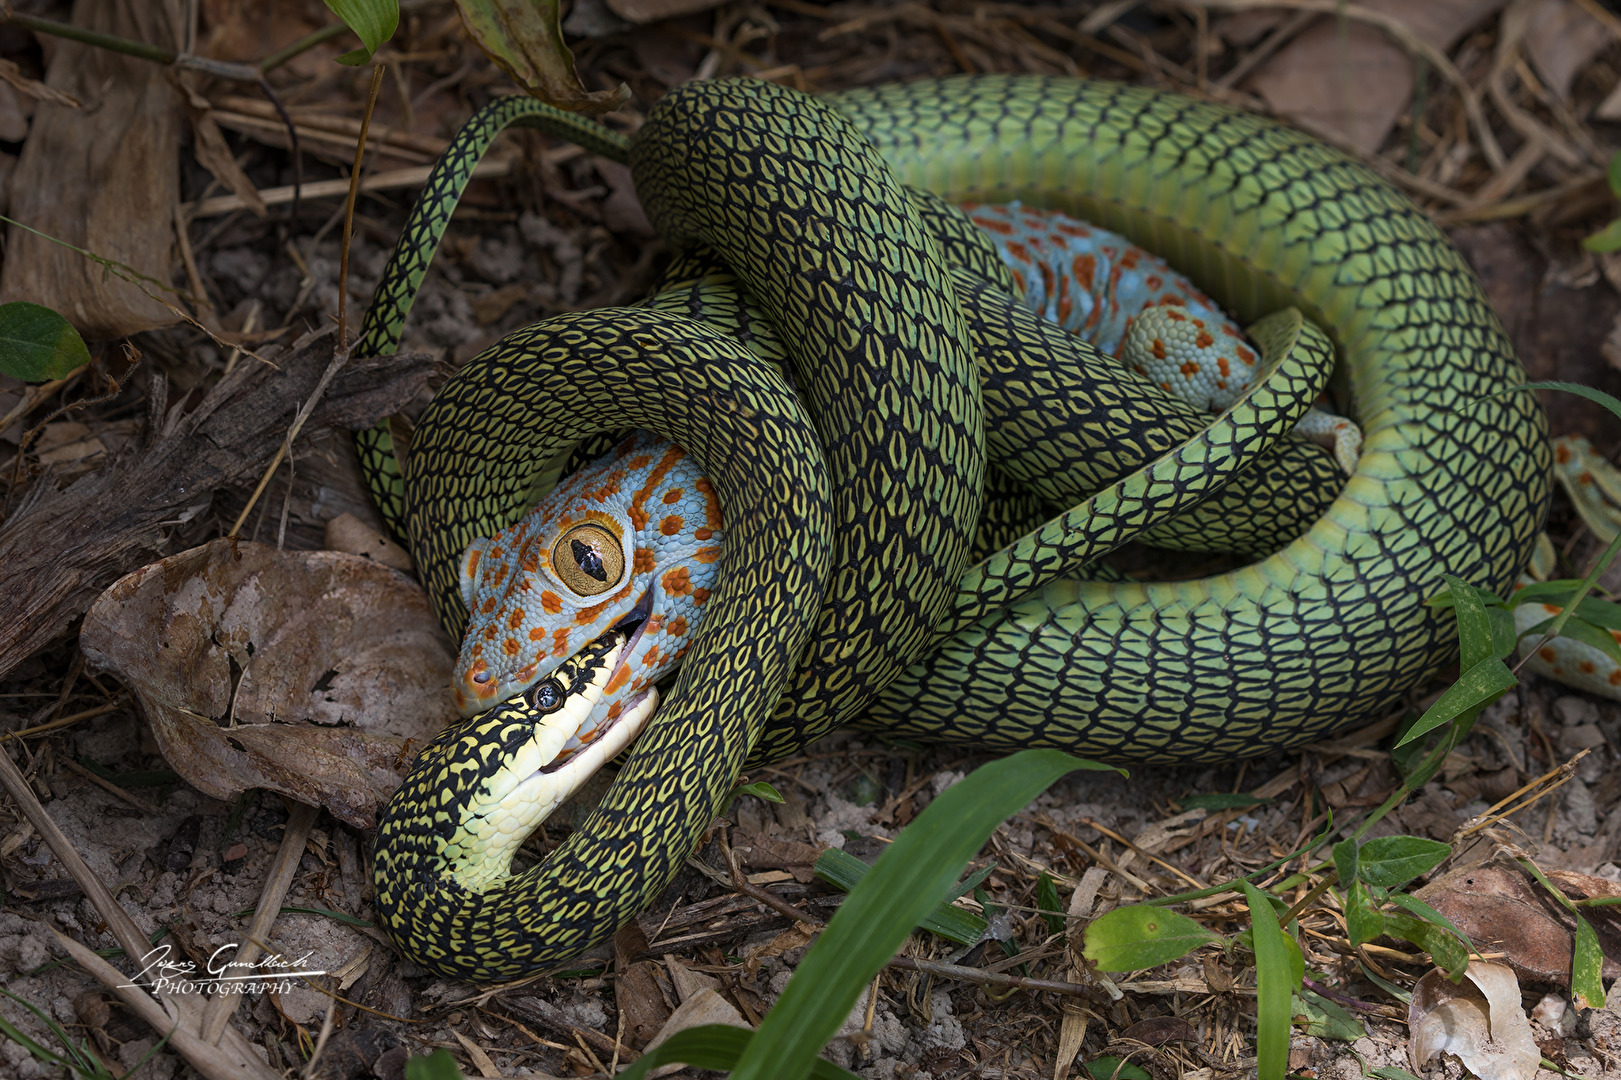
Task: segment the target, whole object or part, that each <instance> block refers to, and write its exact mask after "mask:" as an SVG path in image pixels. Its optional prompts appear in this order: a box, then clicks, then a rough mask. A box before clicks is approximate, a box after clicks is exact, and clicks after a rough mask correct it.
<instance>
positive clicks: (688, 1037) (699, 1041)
mask: <svg viewBox="0 0 1621 1080" xmlns="http://www.w3.org/2000/svg"><path fill="white" fill-rule="evenodd" d="M758 1034H759V1033H758V1032H754V1031H749V1030H748V1029H746V1028H740V1027H731V1026H729V1025H726V1024H705V1025H704V1026H703V1027H695V1028H688V1029H687V1030H686V1031H682V1032H678V1033H676V1034H675V1035H672V1036H670V1037H669V1038H668V1039H666V1040H664V1041H663V1042H661V1043H659V1045H658V1046H656V1047H654V1048H653V1049H652V1050H649V1051H648V1052H647V1053H645V1054H643V1055H642V1056H641V1057H639V1058H637V1059H636V1062H635V1064H633V1065H631V1066H630V1067H629V1068H628V1069H625V1070H624V1071H623V1072H620V1073H618V1074H617V1075H616V1077H615V1080H642V1078H643V1077H645V1076H646V1075H647V1074H648V1073H649V1072H650V1071H651V1070H653V1069H656V1068H659V1067H660V1066H662V1065H673V1064H675V1063H676V1062H682V1063H684V1064H686V1065H690V1066H692V1067H693V1068H694V1069H711V1070H714V1071H717V1072H724V1071H725V1070H727V1069H730V1068H732V1067H733V1066H735V1065H736V1064H737V1062H738V1059H739V1058H741V1057H742V1056H743V1054H744V1051H746V1050H747V1049H748V1048H749V1046H750V1045H752V1044H754V1043H756V1042H757V1037H758ZM443 1052H444V1051H440V1053H443ZM808 1071H809V1075H810V1076H812V1077H814V1078H815V1080H861V1078H860V1077H858V1076H856V1074H855V1073H852V1072H846V1071H845V1070H843V1069H841V1068H839V1067H838V1066H837V1065H835V1064H833V1063H832V1062H831V1061H828V1060H827V1059H825V1058H817V1059H816V1060H815V1061H814V1062H811V1063H810V1065H809V1066H808ZM406 1080H417V1078H415V1077H412V1076H410V1075H409V1074H407V1076H406Z"/></svg>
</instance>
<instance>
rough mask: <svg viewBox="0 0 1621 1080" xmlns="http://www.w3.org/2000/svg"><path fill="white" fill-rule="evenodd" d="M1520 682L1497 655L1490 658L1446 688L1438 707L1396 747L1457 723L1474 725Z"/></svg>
mask: <svg viewBox="0 0 1621 1080" xmlns="http://www.w3.org/2000/svg"><path fill="white" fill-rule="evenodd" d="M1518 682H1519V680H1518V679H1517V678H1515V677H1514V673H1513V672H1512V671H1510V670H1509V669H1508V665H1507V664H1505V663H1503V661H1502V660H1500V659H1498V658H1497V657H1495V656H1489V657H1487V658H1486V659H1484V660H1482V661H1481V662H1480V663H1478V664H1476V665H1475V666H1474V667H1471V668H1469V669H1468V670H1467V671H1465V672H1464V673H1463V674H1462V675H1460V676H1458V681H1457V682H1455V683H1453V684H1452V685H1451V686H1449V687H1447V689H1446V692H1445V693H1444V694H1442V695H1441V696H1440V697H1439V698H1437V699H1436V700H1435V704H1433V705H1431V706H1430V707H1429V708H1428V709H1425V710H1424V715H1423V716H1421V717H1419V718H1418V721H1417V722H1416V723H1415V724H1414V725H1413V726H1412V727H1410V728H1408V729H1407V734H1406V735H1404V736H1403V737H1402V740H1401V742H1399V743H1397V744H1396V745H1397V746H1405V745H1406V744H1407V743H1410V742H1412V741H1413V740H1414V739H1416V738H1418V737H1419V736H1420V735H1424V734H1426V733H1428V732H1430V731H1433V730H1434V729H1436V728H1438V727H1440V726H1441V725H1442V724H1449V723H1451V722H1452V721H1454V720H1459V721H1460V722H1461V723H1462V724H1464V725H1466V726H1467V725H1468V724H1471V723H1473V722H1474V718H1475V717H1476V716H1477V715H1478V714H1479V713H1480V710H1481V709H1482V708H1484V707H1485V706H1487V705H1489V704H1491V703H1492V702H1494V701H1496V700H1497V699H1498V698H1499V697H1501V696H1502V695H1503V692H1504V691H1506V690H1507V689H1508V688H1509V687H1511V686H1514V685H1515V684H1517V683H1518Z"/></svg>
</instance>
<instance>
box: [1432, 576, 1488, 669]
mask: <svg viewBox="0 0 1621 1080" xmlns="http://www.w3.org/2000/svg"><path fill="white" fill-rule="evenodd" d="M1441 580H1443V581H1445V582H1446V583H1447V589H1448V591H1449V592H1451V593H1452V604H1453V610H1454V611H1455V612H1456V614H1457V616H1458V650H1459V660H1458V665H1459V666H1460V667H1463V668H1472V667H1474V666H1475V665H1476V664H1478V663H1480V662H1481V661H1482V660H1488V659H1490V658H1491V657H1492V655H1493V654H1492V626H1491V622H1490V620H1488V619H1487V617H1486V601H1485V600H1484V599H1483V598H1482V597H1481V595H1480V592H1479V591H1478V590H1476V588H1475V587H1474V586H1473V585H1470V584H1468V583H1467V582H1465V581H1464V580H1463V579H1462V578H1459V577H1454V576H1453V575H1451V574H1442V575H1441Z"/></svg>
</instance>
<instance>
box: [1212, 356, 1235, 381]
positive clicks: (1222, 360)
mask: <svg viewBox="0 0 1621 1080" xmlns="http://www.w3.org/2000/svg"><path fill="white" fill-rule="evenodd" d="M1216 370H1217V371H1219V372H1221V377H1222V378H1224V379H1225V378H1226V377H1227V376H1229V375H1231V374H1232V373H1233V369H1232V365H1231V362H1230V361H1229V360H1228V359H1227V358H1226V357H1225V356H1218V357H1216Z"/></svg>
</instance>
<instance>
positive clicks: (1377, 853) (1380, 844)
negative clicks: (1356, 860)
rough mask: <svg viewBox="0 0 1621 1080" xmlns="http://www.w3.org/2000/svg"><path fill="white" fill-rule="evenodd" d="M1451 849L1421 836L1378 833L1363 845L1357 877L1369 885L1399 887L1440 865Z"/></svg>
mask: <svg viewBox="0 0 1621 1080" xmlns="http://www.w3.org/2000/svg"><path fill="white" fill-rule="evenodd" d="M1450 854H1452V849H1451V848H1450V847H1448V846H1447V845H1445V844H1443V843H1441V842H1440V841H1439V840H1426V839H1425V838H1424V837H1422V836H1381V837H1378V838H1376V839H1373V840H1369V841H1368V842H1367V843H1365V844H1363V845H1362V850H1361V852H1360V854H1359V857H1360V859H1361V868H1360V869H1359V870H1358V876H1359V877H1361V879H1362V880H1363V881H1366V882H1367V883H1368V884H1370V885H1382V886H1384V887H1385V888H1387V889H1395V888H1399V887H1400V886H1402V885H1405V884H1407V883H1408V882H1409V881H1412V880H1413V879H1414V878H1416V877H1418V875H1420V874H1423V873H1426V872H1427V871H1430V870H1433V869H1435V868H1436V867H1437V866H1440V865H1441V862H1442V860H1444V859H1445V858H1446V857H1447V856H1448V855H1450Z"/></svg>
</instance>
